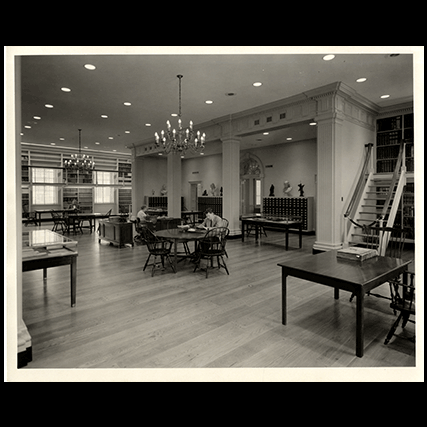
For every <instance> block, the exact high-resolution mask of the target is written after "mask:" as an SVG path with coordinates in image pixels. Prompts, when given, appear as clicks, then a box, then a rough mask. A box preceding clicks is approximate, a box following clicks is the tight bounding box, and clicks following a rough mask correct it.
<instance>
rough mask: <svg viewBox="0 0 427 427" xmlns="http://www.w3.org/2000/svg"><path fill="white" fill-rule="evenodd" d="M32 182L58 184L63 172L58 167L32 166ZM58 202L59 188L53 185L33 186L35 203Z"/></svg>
mask: <svg viewBox="0 0 427 427" xmlns="http://www.w3.org/2000/svg"><path fill="white" fill-rule="evenodd" d="M31 170H32V182H33V183H34V184H42V183H48V184H56V183H58V182H59V176H60V174H61V172H58V170H56V169H46V168H32V169H31ZM56 204H58V188H57V187H55V186H53V185H34V186H33V205H56Z"/></svg>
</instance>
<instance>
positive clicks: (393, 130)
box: [376, 113, 415, 242]
mask: <svg viewBox="0 0 427 427" xmlns="http://www.w3.org/2000/svg"><path fill="white" fill-rule="evenodd" d="M402 140H403V141H404V142H405V165H406V172H407V178H406V179H407V184H406V186H405V188H404V190H403V196H402V200H401V202H400V206H399V209H398V211H397V213H396V219H395V225H396V226H401V227H405V228H406V229H407V230H408V234H407V235H406V241H408V242H413V241H414V239H415V200H414V199H415V190H414V185H415V184H414V177H413V173H414V114H413V113H407V114H400V115H393V116H392V117H384V118H380V119H377V146H376V168H377V173H388V174H391V173H393V172H394V168H395V167H396V163H397V157H398V155H399V147H400V142H401V141H402ZM380 190H381V188H379V189H378V188H377V191H380ZM387 190H388V189H387V188H385V189H384V191H387ZM381 203H383V202H381V201H380V200H378V201H377V204H379V205H380V204H381Z"/></svg>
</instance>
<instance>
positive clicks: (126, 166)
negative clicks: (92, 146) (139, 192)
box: [118, 161, 132, 186]
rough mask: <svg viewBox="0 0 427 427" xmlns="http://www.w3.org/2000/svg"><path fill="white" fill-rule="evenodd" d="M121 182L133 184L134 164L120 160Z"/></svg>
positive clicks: (127, 184) (128, 184)
mask: <svg viewBox="0 0 427 427" xmlns="http://www.w3.org/2000/svg"><path fill="white" fill-rule="evenodd" d="M118 168H119V177H118V178H119V184H123V185H126V186H131V185H132V164H131V163H124V162H120V161H119V166H118Z"/></svg>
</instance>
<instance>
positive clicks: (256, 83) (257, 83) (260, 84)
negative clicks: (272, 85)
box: [252, 82, 262, 87]
mask: <svg viewBox="0 0 427 427" xmlns="http://www.w3.org/2000/svg"><path fill="white" fill-rule="evenodd" d="M252 86H255V87H258V86H262V83H261V82H255V83H253V84H252Z"/></svg>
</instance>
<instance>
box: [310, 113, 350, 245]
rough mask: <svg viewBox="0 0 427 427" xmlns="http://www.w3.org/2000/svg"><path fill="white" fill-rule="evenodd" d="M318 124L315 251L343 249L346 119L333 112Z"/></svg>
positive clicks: (318, 119)
mask: <svg viewBox="0 0 427 427" xmlns="http://www.w3.org/2000/svg"><path fill="white" fill-rule="evenodd" d="M316 121H317V123H318V124H317V126H318V129H317V215H316V242H315V243H314V245H313V249H314V250H321V251H328V250H332V249H339V248H341V247H342V221H343V218H342V201H341V197H342V194H341V164H340V163H341V161H342V159H341V158H342V153H341V151H342V150H341V145H342V123H343V117H342V116H341V114H340V113H330V114H327V115H322V117H321V118H320V117H318V118H316Z"/></svg>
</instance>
